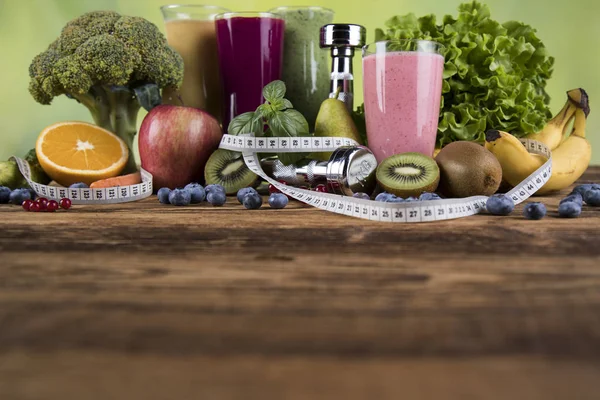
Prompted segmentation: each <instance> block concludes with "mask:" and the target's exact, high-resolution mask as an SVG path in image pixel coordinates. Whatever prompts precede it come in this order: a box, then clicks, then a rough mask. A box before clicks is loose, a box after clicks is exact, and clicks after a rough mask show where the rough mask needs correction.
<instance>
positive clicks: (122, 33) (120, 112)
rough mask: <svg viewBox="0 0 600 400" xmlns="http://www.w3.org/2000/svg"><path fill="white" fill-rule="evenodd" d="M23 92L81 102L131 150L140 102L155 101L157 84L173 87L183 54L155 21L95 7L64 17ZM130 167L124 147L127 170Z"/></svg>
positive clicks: (41, 98)
mask: <svg viewBox="0 0 600 400" xmlns="http://www.w3.org/2000/svg"><path fill="white" fill-rule="evenodd" d="M29 76H30V77H31V81H30V83H29V92H30V93H31V95H32V96H33V98H34V99H35V100H36V101H37V102H38V103H41V104H50V102H51V101H52V99H53V98H54V97H56V96H59V95H62V94H64V95H66V96H67V97H70V98H73V99H75V100H77V101H78V102H79V103H81V104H83V105H84V106H86V107H87V108H88V109H89V110H90V112H91V114H92V117H93V118H94V121H95V122H96V124H97V125H98V126H101V127H103V128H105V129H108V130H110V131H112V132H114V133H115V134H117V135H118V136H119V137H120V138H121V139H123V140H124V141H125V142H126V143H127V145H128V146H129V149H130V150H131V149H132V145H133V138H134V137H135V135H136V133H137V126H136V121H137V114H138V111H139V109H140V106H142V107H144V108H145V109H146V110H150V109H151V108H152V107H154V106H156V105H158V104H160V102H161V96H160V89H162V88H166V87H173V88H175V89H179V87H180V86H181V82H182V80H183V59H182V58H181V56H180V55H179V54H178V53H177V52H176V51H175V50H173V49H172V48H170V47H169V46H168V44H167V41H166V39H165V37H164V36H163V34H162V33H161V32H160V31H159V30H158V28H157V27H156V25H154V24H152V23H151V22H149V21H147V20H145V19H143V18H140V17H128V16H122V15H120V14H118V13H116V12H112V11H95V12H90V13H87V14H84V15H82V16H80V17H78V18H75V19H73V20H71V21H70V22H68V23H67V24H66V25H65V27H64V28H63V29H62V32H61V35H60V36H59V37H58V39H56V40H55V41H54V42H53V43H51V44H50V46H49V47H48V49H47V50H46V51H44V52H43V53H41V54H38V55H37V56H36V57H35V58H34V59H33V61H32V62H31V66H30V67H29ZM135 170H136V165H135V161H134V158H133V152H132V151H130V152H129V161H128V164H127V167H126V171H124V172H125V173H127V172H133V171H135Z"/></svg>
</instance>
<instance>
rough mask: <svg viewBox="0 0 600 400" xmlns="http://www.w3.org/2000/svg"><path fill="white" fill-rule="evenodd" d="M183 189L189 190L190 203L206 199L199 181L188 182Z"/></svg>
mask: <svg viewBox="0 0 600 400" xmlns="http://www.w3.org/2000/svg"><path fill="white" fill-rule="evenodd" d="M184 189H185V190H189V192H190V195H191V196H192V199H191V201H190V203H192V204H198V203H202V202H203V201H204V199H206V191H205V190H204V188H203V187H202V185H200V184H199V183H188V184H187V185H185V187H184Z"/></svg>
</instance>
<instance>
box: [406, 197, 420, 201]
mask: <svg viewBox="0 0 600 400" xmlns="http://www.w3.org/2000/svg"><path fill="white" fill-rule="evenodd" d="M404 201H406V202H412V201H419V199H417V198H416V197H412V196H411V197H407V198H406V199H404Z"/></svg>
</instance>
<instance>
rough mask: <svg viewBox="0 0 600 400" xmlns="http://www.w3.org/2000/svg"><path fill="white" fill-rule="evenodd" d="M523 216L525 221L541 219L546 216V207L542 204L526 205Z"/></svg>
mask: <svg viewBox="0 0 600 400" xmlns="http://www.w3.org/2000/svg"><path fill="white" fill-rule="evenodd" d="M523 216H524V217H525V218H527V219H542V218H544V217H545V216H546V206H545V205H544V204H543V203H538V202H534V203H527V205H526V206H525V208H524V209H523Z"/></svg>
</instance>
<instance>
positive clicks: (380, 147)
mask: <svg viewBox="0 0 600 400" xmlns="http://www.w3.org/2000/svg"><path fill="white" fill-rule="evenodd" d="M443 71H444V58H443V57H442V56H441V55H439V54H433V53H425V52H388V53H384V54H372V55H369V56H366V57H365V58H364V59H363V74H364V100H365V117H366V122H367V137H368V140H369V148H370V149H371V151H373V153H374V154H375V157H376V158H377V161H378V162H381V161H382V160H383V159H385V158H387V157H389V156H392V155H394V154H400V153H407V152H418V153H422V154H425V155H428V156H432V155H433V151H434V148H435V138H436V134H437V125H438V119H439V112H440V100H441V94H442V74H443Z"/></svg>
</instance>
